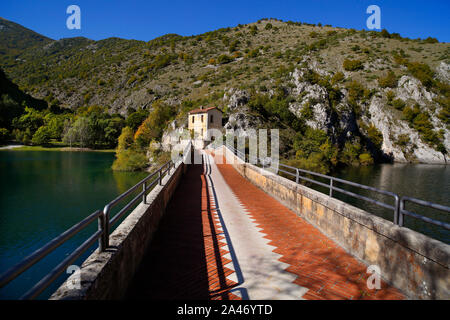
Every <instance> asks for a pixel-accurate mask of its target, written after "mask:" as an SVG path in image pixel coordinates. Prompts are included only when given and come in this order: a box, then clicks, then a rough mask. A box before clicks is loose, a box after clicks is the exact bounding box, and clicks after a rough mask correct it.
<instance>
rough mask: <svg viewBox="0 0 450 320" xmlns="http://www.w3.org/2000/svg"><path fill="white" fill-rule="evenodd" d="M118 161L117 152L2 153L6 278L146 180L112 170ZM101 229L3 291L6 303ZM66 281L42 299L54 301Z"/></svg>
mask: <svg viewBox="0 0 450 320" xmlns="http://www.w3.org/2000/svg"><path fill="white" fill-rule="evenodd" d="M113 160H114V153H111V152H59V151H6V150H5V151H4V150H2V151H0V273H1V272H4V271H5V270H6V269H7V268H9V267H10V266H12V265H14V264H15V263H17V262H19V261H20V260H22V259H23V258H24V257H26V256H27V255H28V254H30V253H32V252H33V251H34V250H36V249H38V248H39V247H41V246H42V245H44V244H46V243H47V242H48V241H50V240H52V239H53V238H54V237H56V236H58V235H59V234H60V233H62V232H64V231H65V230H67V229H68V228H70V227H71V226H73V225H74V224H76V223H77V222H79V221H81V220H82V219H83V218H85V217H87V216H88V215H89V214H91V213H92V212H94V211H96V210H97V209H102V208H103V207H104V206H105V204H106V203H108V202H109V201H111V200H113V199H114V198H115V197H116V196H117V195H119V194H121V193H123V192H124V191H126V190H127V189H128V188H130V187H131V186H133V185H134V184H136V183H137V182H138V181H139V180H141V179H142V178H144V177H145V176H146V173H145V172H135V173H130V172H115V171H112V170H111V165H112V162H113ZM96 229H97V223H96V222H94V223H92V225H90V226H89V227H88V228H87V229H86V230H84V231H83V232H81V233H80V234H78V235H76V236H74V237H73V238H71V239H70V240H68V241H67V242H66V243H65V244H63V245H62V246H60V247H59V248H58V249H57V250H56V251H55V252H53V253H51V254H50V255H49V256H47V257H46V258H44V259H43V260H41V261H40V262H38V263H37V264H36V265H35V266H34V267H32V268H31V269H30V270H28V271H26V272H24V273H23V274H22V275H20V276H19V277H18V278H16V279H15V280H13V281H12V282H11V283H9V284H8V285H7V286H6V287H4V288H2V289H0V299H17V298H19V297H20V296H21V295H22V294H23V293H25V291H26V290H28V289H29V288H31V286H30V284H31V282H33V284H34V282H37V280H39V279H41V278H42V277H43V276H44V275H45V274H46V273H47V272H48V271H50V270H51V269H52V268H53V267H55V266H56V265H57V264H58V262H60V261H61V259H62V257H65V256H66V255H67V254H68V253H70V252H71V251H72V250H74V249H75V248H76V247H78V246H79V245H80V244H81V243H82V242H83V240H85V239H87V237H89V235H90V234H92V233H93V232H95V230H96ZM95 248H96V245H94V246H93V247H92V248H90V250H88V252H86V253H85V254H84V255H83V256H82V257H80V259H78V260H77V262H76V263H74V264H77V265H79V264H81V262H82V261H84V260H85V259H86V257H87V256H89V254H90V253H92V251H93V250H94V249H95ZM65 278H67V275H66V274H63V275H62V276H61V277H60V278H59V279H58V281H56V282H55V283H54V284H53V285H52V286H51V287H50V288H49V289H48V290H46V291H45V292H44V293H43V294H42V295H41V296H40V298H48V297H49V296H50V294H51V293H53V292H54V291H55V289H56V288H57V287H58V286H59V285H60V284H61V283H62V282H63V281H64V279H65Z"/></svg>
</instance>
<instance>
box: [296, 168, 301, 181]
mask: <svg viewBox="0 0 450 320" xmlns="http://www.w3.org/2000/svg"><path fill="white" fill-rule="evenodd" d="M299 180H300V173H299V172H298V169H295V183H296V184H298V183H299Z"/></svg>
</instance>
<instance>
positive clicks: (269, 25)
mask: <svg viewBox="0 0 450 320" xmlns="http://www.w3.org/2000/svg"><path fill="white" fill-rule="evenodd" d="M264 29H266V30H270V29H272V24H271V23H268V24H266V26H265V27H264Z"/></svg>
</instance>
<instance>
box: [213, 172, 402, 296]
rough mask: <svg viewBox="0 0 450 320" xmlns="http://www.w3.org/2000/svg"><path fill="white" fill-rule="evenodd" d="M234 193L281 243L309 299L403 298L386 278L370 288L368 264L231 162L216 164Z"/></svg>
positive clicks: (284, 256)
mask: <svg viewBox="0 0 450 320" xmlns="http://www.w3.org/2000/svg"><path fill="white" fill-rule="evenodd" d="M217 166H218V167H219V170H220V172H221V173H222V176H223V177H224V179H225V181H226V182H227V184H228V185H229V186H230V188H231V189H232V190H233V192H234V194H235V195H236V196H237V198H238V199H239V200H240V202H241V203H242V204H243V205H244V207H245V208H246V209H247V210H248V211H249V212H250V214H251V216H252V218H254V219H255V220H256V223H257V224H258V227H260V228H262V229H263V230H262V232H263V233H265V234H267V236H266V238H267V239H269V240H271V242H270V243H269V244H270V245H272V246H275V247H277V249H275V250H274V252H276V253H278V254H281V255H282V258H280V259H279V260H280V261H282V262H284V263H287V264H289V265H290V267H288V268H287V269H286V271H288V272H291V273H293V274H295V275H297V276H298V277H297V279H296V280H295V281H294V283H296V284H298V285H300V286H303V287H307V288H309V291H308V292H307V293H306V294H305V295H304V296H303V298H305V299H403V298H404V296H403V295H402V294H401V293H400V292H399V291H398V290H397V289H395V288H393V287H390V286H388V285H387V284H386V283H385V282H383V281H382V283H381V289H380V290H369V289H368V288H367V284H366V281H367V278H368V276H369V274H367V273H366V269H367V266H366V265H364V264H363V263H361V262H359V261H358V260H357V259H355V258H354V257H353V256H351V255H350V254H348V253H347V252H346V251H345V250H343V249H342V248H341V247H339V246H338V245H337V244H336V243H334V242H333V241H332V240H330V239H328V238H327V237H326V236H325V235H323V234H322V233H321V232H320V231H319V230H318V229H316V228H315V227H313V226H312V225H310V224H309V223H307V222H306V221H304V220H303V219H301V218H300V217H298V216H297V215H296V214H295V213H294V212H293V211H291V210H289V209H288V208H286V207H285V206H283V205H282V204H281V203H279V202H278V201H277V200H275V199H274V198H272V197H270V196H269V195H267V194H266V193H265V192H263V191H262V190H261V189H259V188H257V187H256V186H254V185H253V184H252V183H250V182H249V181H248V180H246V179H245V178H243V177H242V176H241V175H240V174H239V173H238V172H237V171H236V170H235V169H234V168H233V167H232V166H231V165H228V164H222V165H220V164H219V165H217Z"/></svg>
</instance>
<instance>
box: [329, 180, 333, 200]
mask: <svg viewBox="0 0 450 320" xmlns="http://www.w3.org/2000/svg"><path fill="white" fill-rule="evenodd" d="M332 196H333V178H330V197H332Z"/></svg>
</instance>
